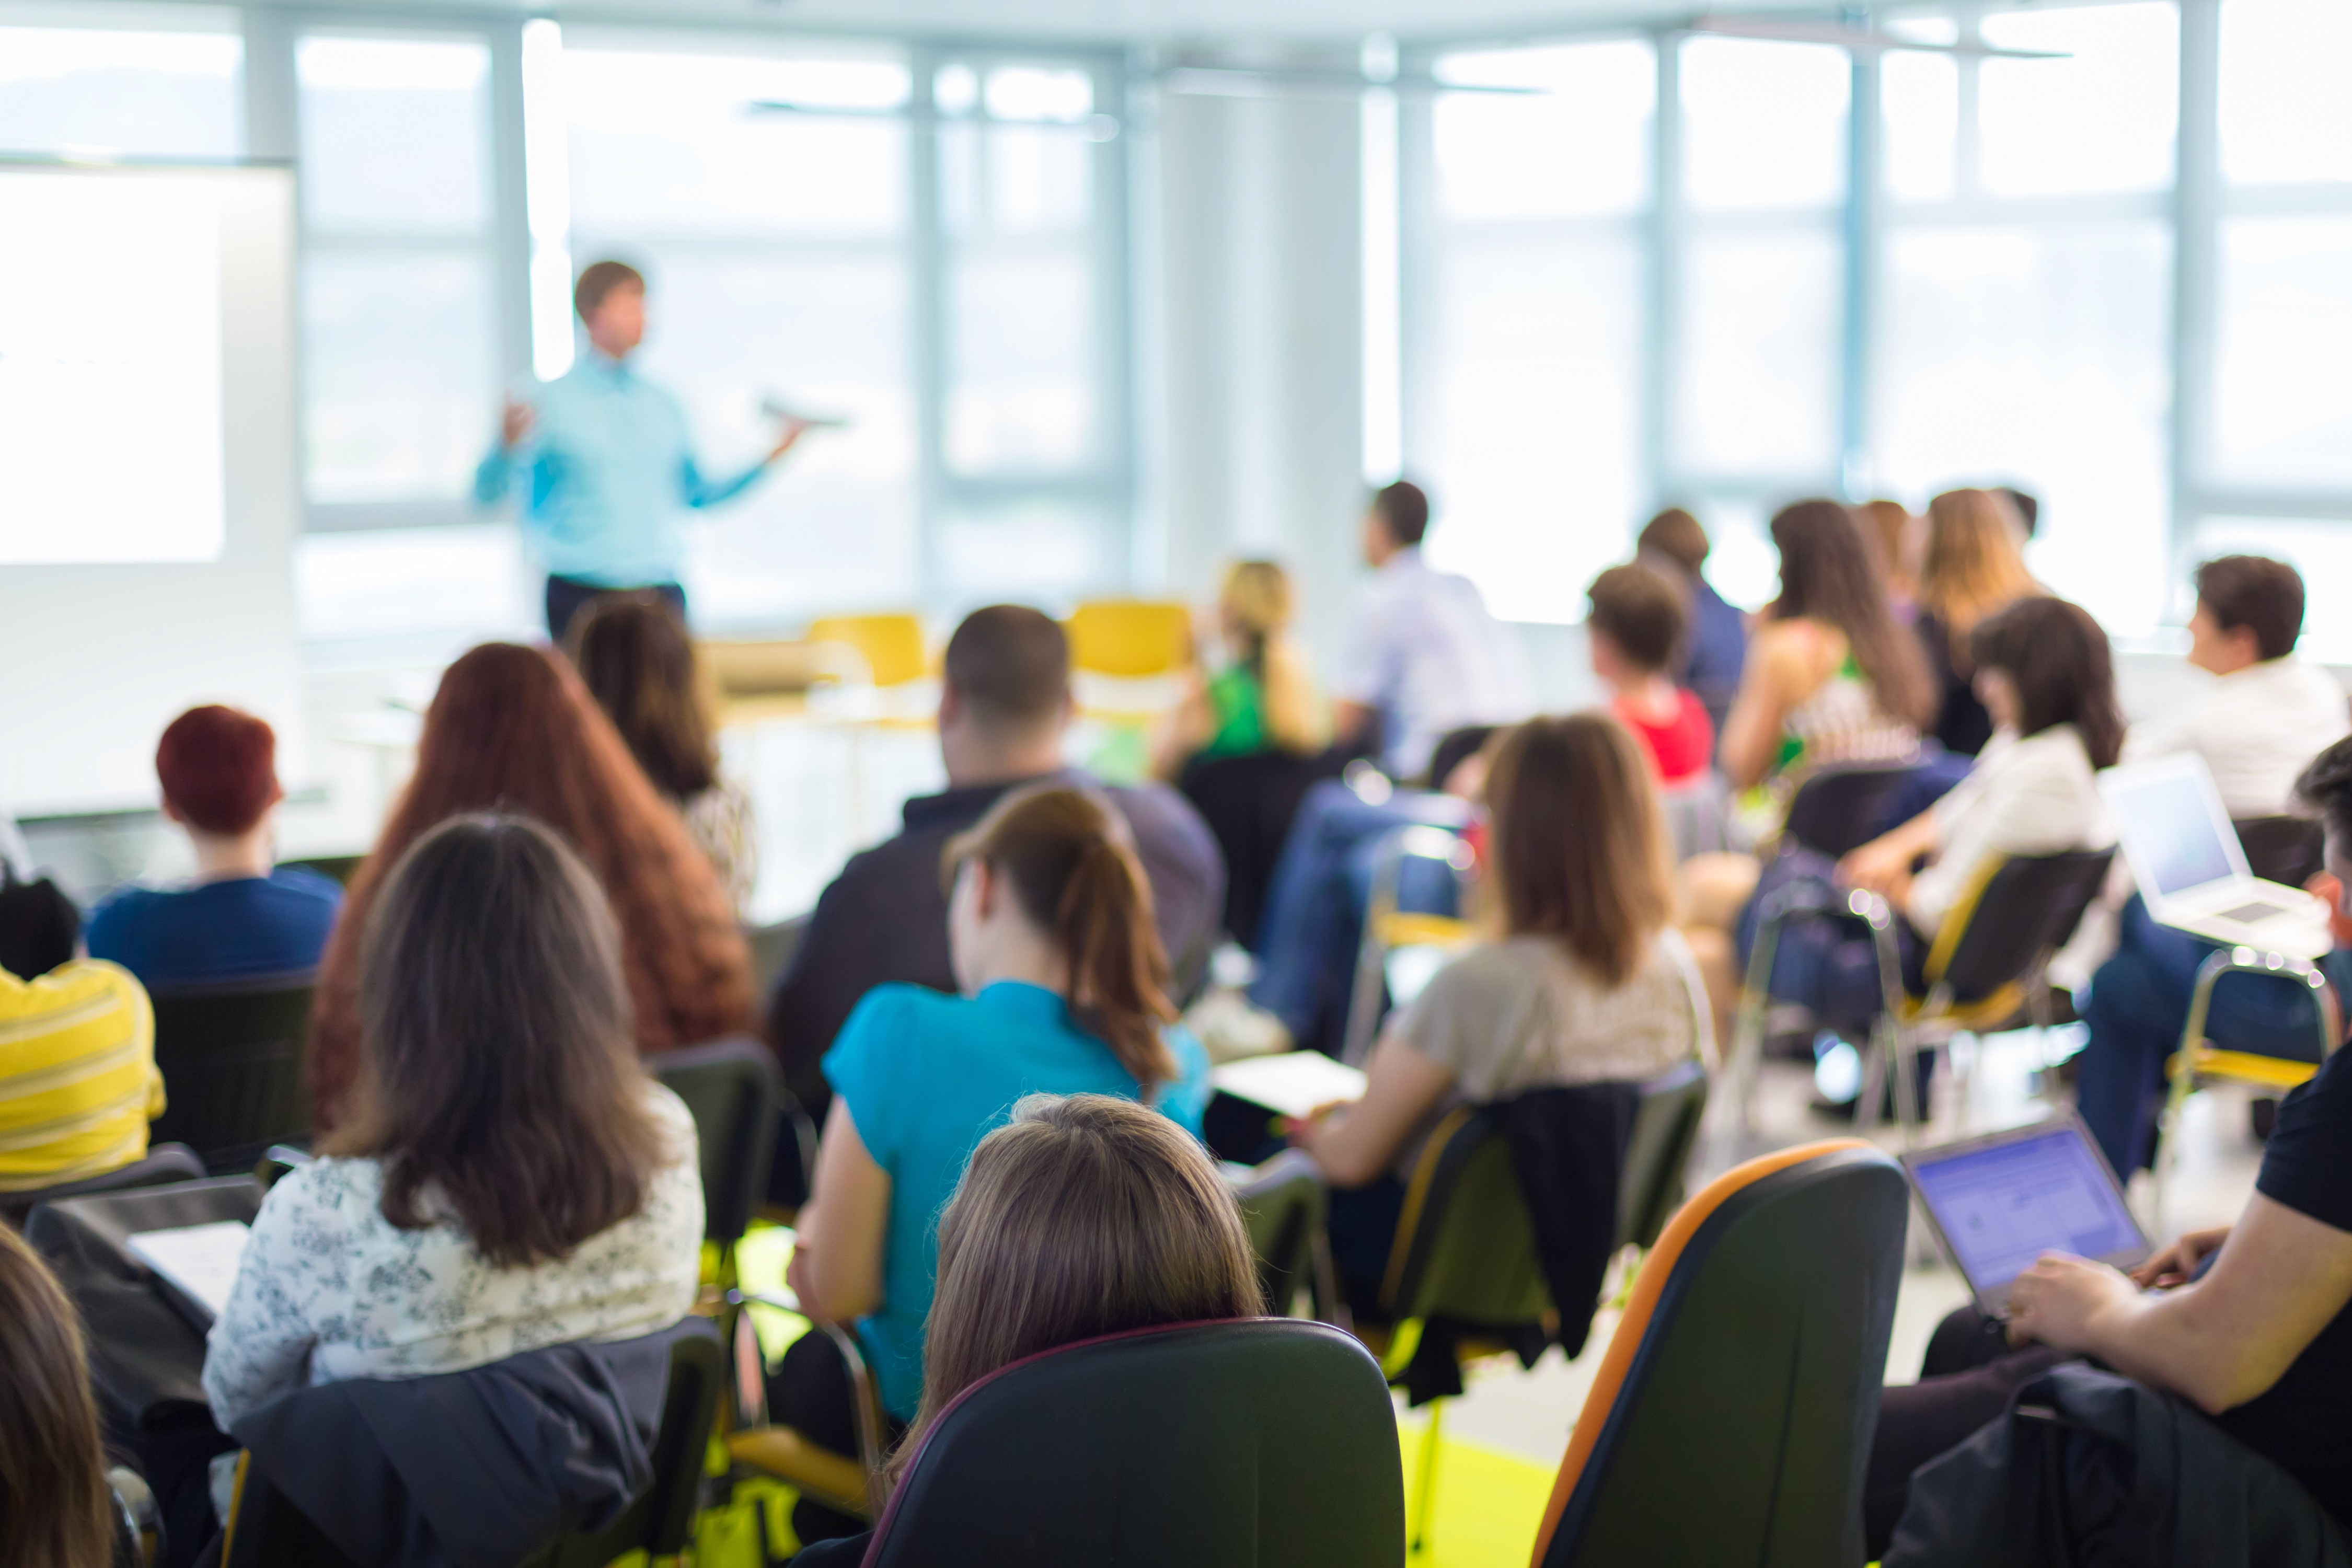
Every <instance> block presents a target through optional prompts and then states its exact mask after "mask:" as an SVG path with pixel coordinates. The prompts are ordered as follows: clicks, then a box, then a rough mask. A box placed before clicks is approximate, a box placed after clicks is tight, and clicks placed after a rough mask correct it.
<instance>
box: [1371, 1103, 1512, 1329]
mask: <svg viewBox="0 0 2352 1568" xmlns="http://www.w3.org/2000/svg"><path fill="white" fill-rule="evenodd" d="M1551 1304H1552V1301H1551V1291H1550V1289H1549V1286H1547V1285H1546V1283H1545V1281H1544V1272H1543V1264H1542V1260H1541V1258H1539V1256H1538V1253H1537V1251H1536V1233H1535V1224H1534V1221H1533V1220H1531V1219H1530V1218H1529V1217H1528V1204H1527V1198H1526V1195H1525V1194H1524V1193H1523V1192H1522V1191H1521V1190H1520V1187H1519V1178H1518V1173H1517V1170H1516V1169H1515V1168H1514V1167H1513V1165H1512V1163H1511V1146H1510V1142H1509V1141H1508V1140H1507V1139H1506V1138H1505V1137H1504V1136H1503V1132H1502V1129H1501V1127H1500V1125H1499V1124H1498V1123H1497V1122H1496V1121H1495V1119H1494V1118H1493V1117H1491V1116H1489V1115H1487V1114H1486V1112H1484V1111H1482V1110H1475V1109H1474V1108H1472V1107H1469V1106H1462V1107H1458V1108H1456V1109H1455V1110H1452V1111H1449V1112H1447V1113H1446V1115H1445V1117H1444V1120H1442V1121H1439V1122H1438V1124H1437V1127H1436V1129H1435V1130H1434V1131H1432V1132H1431V1133H1430V1135H1429V1142H1427V1143H1426V1144H1424V1145H1423V1149H1422V1154H1421V1158H1420V1160H1419V1161H1418V1162H1417V1163H1415V1164H1414V1166H1413V1173H1412V1181H1411V1182H1410V1183H1408V1184H1406V1187H1405V1200H1404V1212H1403V1214H1402V1215H1400V1216H1399V1218H1398V1220H1397V1231H1396V1240H1395V1241H1394V1242H1393V1243H1392V1244H1391V1247H1390V1249H1389V1262H1388V1270H1387V1272H1386V1273H1385V1274H1384V1275H1383V1276H1382V1278H1381V1312H1382V1314H1383V1315H1385V1316H1386V1317H1388V1318H1390V1319H1391V1320H1392V1321H1404V1320H1406V1319H1410V1318H1432V1317H1445V1318H1453V1319H1457V1320H1460V1321H1464V1322H1468V1323H1479V1324H1486V1325H1493V1326H1503V1325H1509V1324H1517V1323H1533V1322H1537V1321H1540V1320H1541V1319H1542V1317H1543V1315H1544V1313H1545V1312H1546V1311H1547V1310H1549V1308H1550V1307H1551Z"/></svg>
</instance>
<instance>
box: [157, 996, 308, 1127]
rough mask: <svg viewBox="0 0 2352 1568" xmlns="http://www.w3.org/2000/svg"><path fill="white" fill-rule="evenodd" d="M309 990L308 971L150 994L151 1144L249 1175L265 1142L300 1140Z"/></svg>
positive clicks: (305, 1097) (305, 1105) (305, 1098)
mask: <svg viewBox="0 0 2352 1568" xmlns="http://www.w3.org/2000/svg"><path fill="white" fill-rule="evenodd" d="M311 981H312V976H311V974H310V973H308V972H307V971H306V972H304V973H299V974H265V975H254V976H250V977H247V978H241V979H236V980H226V981H221V982H217V983H214V984H203V985H181V986H169V987H158V988H157V989H155V990H154V991H152V992H151V993H150V996H151V998H152V1001H153V1002H154V1005H155V1066H156V1067H157V1068H159V1069H160V1070H161V1071H162V1072H163V1091H164V1095H165V1098H166V1105H165V1108H164V1111H163V1115H161V1116H159V1117H157V1118H156V1119H155V1124H154V1128H153V1135H154V1136H155V1137H156V1138H158V1139H163V1140H167V1141H171V1142H181V1143H185V1144H187V1145H188V1146H189V1147H190V1148H193V1149H194V1150H195V1152H196V1154H197V1157H198V1158H200V1159H201V1160H203V1161H204V1163H205V1169H207V1170H210V1171H215V1172H226V1171H240V1170H250V1169H251V1168H252V1166H253V1163H254V1162H255V1161H256V1160H257V1159H259V1158H260V1157H261V1155H262V1153H263V1152H264V1151H266V1150H267V1149H268V1147H269V1146H270V1145H271V1144H272V1143H300V1142H304V1141H305V1140H307V1139H308V1138H309V1137H310V1089H309V1086H308V1084H307V1083H306V1081H305V1074H304V1070H303V1053H302V1039H303V1036H304V1034H305V1033H306V1032H307V1031H308V1029H309V1028H310V991H311Z"/></svg>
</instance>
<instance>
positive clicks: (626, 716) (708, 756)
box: [570, 595, 719, 801]
mask: <svg viewBox="0 0 2352 1568" xmlns="http://www.w3.org/2000/svg"><path fill="white" fill-rule="evenodd" d="M570 652H571V655H572V668H575V669H577V670H578V671H579V672H580V679H581V680H582V681H583V683H584V684H585V685H586V686H587V688H588V694H589V695H590V696H592V697H593V698H594V699H595V700H596V706H597V707H599V708H601V709H603V710H604V716H605V717H606V718H608V719H610V720H612V721H613V727H614V729H616V730H618V731H620V732H621V739H622V740H623V741H624V742H626V743H627V745H628V748H629V753H630V755H632V756H634V757H635V758H636V760H637V765H638V766H639V767H641V768H643V769H644V770H645V771H646V777H647V778H649V779H651V780H652V781H653V784H654V787H655V788H656V789H658V790H659V791H661V792H662V793H663V794H664V795H667V796H669V797H670V798H671V799H672V800H680V801H682V800H690V799H692V798H693V797H694V796H696V795H700V794H701V793H702V792H703V791H705V790H707V789H709V787H710V786H711V785H712V784H715V783H717V782H718V779H719V757H718V748H717V747H716V746H715V745H714V744H713V743H712V741H711V736H710V718H709V714H708V713H707V712H706V711H705V710H704V709H703V702H702V689H701V688H700V686H699V685H698V684H697V680H696V676H695V668H694V645H693V644H692V643H690V642H688V640H687V636H686V628H685V626H682V625H680V624H679V622H678V618H677V612H675V611H673V610H672V609H671V608H670V607H669V605H668V604H667V603H666V602H665V601H663V600H662V599H660V598H658V597H656V596H651V595H615V596H613V597H610V598H605V599H600V600H598V601H597V602H596V603H595V604H594V605H592V606H590V607H589V608H588V609H587V610H586V611H585V612H584V613H583V614H581V615H578V616H573V617H572V635H571V637H570Z"/></svg>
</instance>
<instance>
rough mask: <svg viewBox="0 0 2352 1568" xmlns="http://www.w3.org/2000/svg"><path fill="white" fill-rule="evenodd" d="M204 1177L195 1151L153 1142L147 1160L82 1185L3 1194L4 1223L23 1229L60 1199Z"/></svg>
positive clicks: (0, 1214) (0, 1218)
mask: <svg viewBox="0 0 2352 1568" xmlns="http://www.w3.org/2000/svg"><path fill="white" fill-rule="evenodd" d="M204 1178H205V1163H204V1162H203V1161H202V1160H199V1159H197V1158H196V1152H195V1151H194V1149H191V1148H189V1147H188V1146H187V1145H186V1144H185V1143H153V1144H150V1145H149V1146H148V1149H147V1152H146V1154H145V1155H144V1156H143V1157H142V1158H140V1159H137V1160H133V1161H132V1162H131V1163H129V1164H128V1165H124V1166H122V1167H121V1168H120V1169H118V1170H112V1171H109V1172H107V1173H105V1174H103V1175H98V1176H84V1177H83V1178H82V1179H81V1180H80V1181H78V1182H59V1183H58V1184H56V1185H55V1186H48V1187H33V1188H29V1189H27V1190H26V1191H23V1192H14V1193H0V1224H5V1225H10V1226H16V1228H17V1229H19V1230H22V1229H23V1228H24V1227H25V1216H26V1215H29V1214H31V1213H32V1212H33V1211H34V1210H35V1209H36V1208H38V1207H39V1206H40V1205H43V1204H47V1203H55V1202H57V1201H58V1199H60V1198H79V1197H84V1196H87V1195H89V1194H91V1193H116V1192H121V1191H122V1190H124V1189H125V1188H128V1187H160V1186H162V1185H163V1184H165V1183H167V1182H200V1181H202V1180H204Z"/></svg>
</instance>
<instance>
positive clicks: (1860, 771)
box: [1780, 763, 1912, 859]
mask: <svg viewBox="0 0 2352 1568" xmlns="http://www.w3.org/2000/svg"><path fill="white" fill-rule="evenodd" d="M1911 773H1912V769H1911V766H1910V764H1909V763H1891V764H1874V765H1870V766H1862V767H1832V768H1822V769H1821V770H1820V771H1819V772H1817V773H1810V774H1808V775H1807V776H1806V778H1805V781H1804V783H1802V784H1799V785H1798V786H1797V793H1796V795H1794V796H1793V797H1791V798H1790V802H1789V814H1788V816H1786V817H1785V818H1783V819H1782V821H1781V824H1780V831H1781V833H1782V835H1783V836H1784V837H1790V838H1793V839H1795V840H1796V841H1797V842H1798V843H1799V844H1801V845H1803V846H1804V847H1806V848H1808V849H1812V850H1818V851H1819V852H1820V853H1822V854H1823V855H1827V856H1828V857H1830V858H1832V859H1835V858H1838V857H1839V856H1841V855H1843V854H1845V853H1846V852H1847V851H1848V850H1850V849H1858V848H1860V847H1862V846H1863V845H1864V844H1867V843H1869V842H1870V841H1871V839H1873V838H1874V837H1877V836H1878V834H1879V832H1880V831H1881V830H1882V829H1883V828H1885V827H1886V826H1889V825H1888V824H1887V823H1885V821H1883V820H1882V818H1884V817H1885V816H1886V814H1887V813H1888V812H1889V811H1890V810H1892V809H1893V807H1894V805H1895V795H1896V794H1897V793H1898V792H1899V791H1901V789H1902V788H1903V786H1904V784H1906V783H1907V782H1908V781H1909V780H1910V777H1911Z"/></svg>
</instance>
